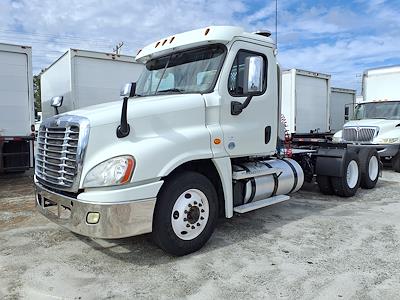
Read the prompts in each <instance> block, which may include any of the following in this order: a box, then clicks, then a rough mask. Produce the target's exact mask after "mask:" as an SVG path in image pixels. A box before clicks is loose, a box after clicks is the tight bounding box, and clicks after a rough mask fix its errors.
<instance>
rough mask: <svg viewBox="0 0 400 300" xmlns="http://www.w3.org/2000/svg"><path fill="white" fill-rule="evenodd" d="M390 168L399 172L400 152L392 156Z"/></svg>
mask: <svg viewBox="0 0 400 300" xmlns="http://www.w3.org/2000/svg"><path fill="white" fill-rule="evenodd" d="M392 169H393V171H395V172H397V173H400V152H398V153H397V154H396V155H395V156H393V157H392Z"/></svg>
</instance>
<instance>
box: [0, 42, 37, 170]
mask: <svg viewBox="0 0 400 300" xmlns="http://www.w3.org/2000/svg"><path fill="white" fill-rule="evenodd" d="M33 102H34V97H33V78H32V49H31V47H28V46H20V45H10V44H2V43H0V173H3V172H15V171H17V172H18V171H24V170H26V169H28V168H29V167H32V166H33V139H34V133H33V131H34V125H33V124H34V104H33Z"/></svg>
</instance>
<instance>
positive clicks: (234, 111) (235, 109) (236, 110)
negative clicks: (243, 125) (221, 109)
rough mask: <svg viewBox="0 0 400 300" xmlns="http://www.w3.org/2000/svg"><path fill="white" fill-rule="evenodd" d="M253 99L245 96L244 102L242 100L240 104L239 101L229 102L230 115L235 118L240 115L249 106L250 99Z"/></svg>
mask: <svg viewBox="0 0 400 300" xmlns="http://www.w3.org/2000/svg"><path fill="white" fill-rule="evenodd" d="M252 98H253V95H249V96H247V98H246V100H244V102H243V103H240V102H239V101H232V102H231V115H233V116H237V115H240V114H241V113H242V111H243V109H245V108H246V107H247V106H248V105H249V104H250V101H251V99H252Z"/></svg>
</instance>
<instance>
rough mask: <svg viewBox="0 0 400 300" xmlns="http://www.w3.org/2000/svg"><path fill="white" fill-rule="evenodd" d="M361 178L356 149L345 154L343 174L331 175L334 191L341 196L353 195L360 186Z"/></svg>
mask: <svg viewBox="0 0 400 300" xmlns="http://www.w3.org/2000/svg"><path fill="white" fill-rule="evenodd" d="M349 173H350V174H349ZM360 180H361V174H360V161H359V158H358V155H357V153H356V152H354V151H347V152H346V155H345V156H344V161H343V171H342V176H341V177H331V182H332V188H333V191H334V193H335V194H336V195H338V196H340V197H352V196H354V195H355V194H356V192H357V190H358V188H359V187H360Z"/></svg>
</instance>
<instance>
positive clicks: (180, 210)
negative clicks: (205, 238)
mask: <svg viewBox="0 0 400 300" xmlns="http://www.w3.org/2000/svg"><path fill="white" fill-rule="evenodd" d="M209 216H210V206H209V202H208V199H207V197H206V195H205V194H204V193H203V192H202V191H200V190H198V189H189V190H187V191H185V192H183V193H182V194H181V195H180V196H179V197H178V199H176V201H175V204H174V207H173V209H172V213H171V224H172V229H173V231H174V233H175V234H176V236H177V237H179V238H180V239H182V240H185V241H189V240H193V239H194V238H196V237H198V236H199V235H200V234H201V233H202V232H203V230H204V228H205V227H206V225H207V222H208V218H209Z"/></svg>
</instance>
